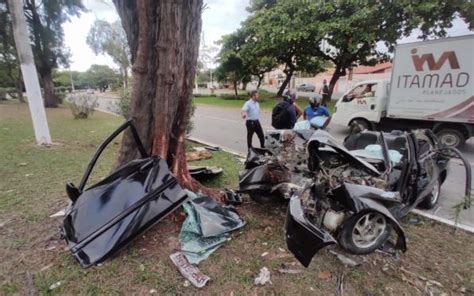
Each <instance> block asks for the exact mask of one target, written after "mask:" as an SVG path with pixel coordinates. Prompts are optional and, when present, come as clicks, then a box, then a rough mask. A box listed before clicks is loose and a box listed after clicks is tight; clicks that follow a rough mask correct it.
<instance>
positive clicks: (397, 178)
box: [239, 130, 471, 266]
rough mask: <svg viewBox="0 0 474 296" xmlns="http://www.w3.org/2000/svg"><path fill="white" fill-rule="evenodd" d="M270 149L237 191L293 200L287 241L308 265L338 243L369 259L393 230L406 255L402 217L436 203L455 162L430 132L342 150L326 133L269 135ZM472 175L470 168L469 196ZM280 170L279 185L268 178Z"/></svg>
mask: <svg viewBox="0 0 474 296" xmlns="http://www.w3.org/2000/svg"><path fill="white" fill-rule="evenodd" d="M265 146H266V148H267V150H268V151H269V152H267V153H265V154H264V157H262V155H263V154H260V155H261V157H260V158H255V157H254V159H258V163H256V164H255V165H251V166H249V167H250V168H248V169H247V170H246V171H245V172H244V173H243V174H242V175H241V178H240V182H239V185H240V189H243V192H246V193H249V194H250V196H251V197H252V194H255V191H262V190H263V191H264V192H274V191H272V190H275V188H278V189H279V191H280V196H284V197H286V198H289V197H291V200H290V202H289V207H288V213H287V219H286V241H287V245H288V248H289V249H290V250H291V251H292V252H293V254H295V256H296V257H297V258H298V259H299V260H300V262H301V263H303V265H305V266H307V265H308V264H309V263H310V262H311V258H312V257H313V256H314V255H315V254H316V252H317V251H318V250H319V249H321V248H323V247H325V246H327V245H330V244H335V243H338V244H340V245H341V247H343V248H344V249H345V250H347V251H348V252H351V253H355V254H368V253H370V252H372V251H374V250H375V249H376V248H378V247H380V246H381V245H382V244H384V243H385V242H386V241H387V240H388V238H389V234H390V232H392V231H393V232H395V233H396V243H395V245H394V247H395V248H397V249H399V250H401V251H405V250H406V249H407V246H406V238H405V234H404V231H403V228H402V226H401V225H400V222H399V221H400V218H401V217H402V216H403V215H405V214H407V213H408V212H409V211H410V210H411V209H413V208H415V207H425V208H430V207H433V206H434V205H435V204H436V203H437V201H438V199H439V190H440V187H441V185H442V183H443V182H444V180H445V179H446V176H447V166H448V163H449V159H450V157H451V156H450V155H449V153H447V151H446V150H445V148H443V147H439V145H438V143H437V140H436V137H435V136H434V135H433V134H432V133H431V131H429V130H418V131H415V132H410V133H402V132H399V131H393V132H392V133H381V132H369V131H364V132H362V133H359V134H354V135H351V136H349V137H348V138H346V140H345V142H344V145H340V144H338V143H337V141H336V140H335V139H334V138H333V137H332V136H331V135H330V134H329V133H327V132H326V131H323V130H316V131H314V130H302V131H289V130H283V131H270V132H269V134H267V136H266V143H265ZM252 153H253V154H255V152H252ZM250 154H251V153H249V155H250ZM457 154H458V155H459V156H460V158H461V159H463V156H462V155H461V154H460V153H458V152H457ZM254 156H255V155H254ZM249 159H250V158H248V159H247V160H249ZM463 161H465V159H463ZM466 163H467V162H466ZM273 168H278V169H277V170H274V169H273ZM469 170H470V167H469V166H467V168H466V176H467V182H466V194H469V195H470V192H469V190H470V186H471V185H470V178H471V176H470V171H469ZM275 171H276V172H281V171H284V172H287V173H288V174H287V175H285V178H281V180H282V183H280V184H278V182H279V181H280V179H278V178H270V177H271V176H272V174H273V173H274V172H275ZM276 175H277V176H279V175H282V174H281V173H278V174H276ZM254 199H255V198H254ZM269 200H271V197H270V198H267V199H263V201H269ZM260 201H262V199H260ZM365 224H367V226H365V228H364V227H362V226H363V225H365ZM348 229H349V230H348ZM371 237H373V242H370V240H369V239H368V238H371ZM364 238H365V239H366V240H367V241H369V242H365V241H364Z"/></svg>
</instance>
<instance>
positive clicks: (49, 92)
mask: <svg viewBox="0 0 474 296" xmlns="http://www.w3.org/2000/svg"><path fill="white" fill-rule="evenodd" d="M40 75H41V78H42V80H43V90H44V106H45V107H46V108H56V107H58V99H57V96H56V94H55V93H54V83H53V75H52V71H51V69H45V70H42V71H40Z"/></svg>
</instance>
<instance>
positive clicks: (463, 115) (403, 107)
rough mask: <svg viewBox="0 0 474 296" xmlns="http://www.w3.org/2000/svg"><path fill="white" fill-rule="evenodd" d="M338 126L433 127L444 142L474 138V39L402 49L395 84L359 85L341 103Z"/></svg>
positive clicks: (458, 143)
mask: <svg viewBox="0 0 474 296" xmlns="http://www.w3.org/2000/svg"><path fill="white" fill-rule="evenodd" d="M332 122H334V123H338V124H342V125H347V126H349V127H351V128H354V127H358V128H360V129H380V130H394V129H400V130H408V129H415V128H429V129H431V130H433V131H434V132H435V134H436V135H437V136H438V138H439V140H440V142H441V143H443V144H445V145H447V146H451V147H455V146H461V145H462V144H464V142H465V141H466V140H467V139H469V138H470V137H472V136H474V35H466V36H460V37H453V38H445V39H439V40H432V41H423V42H415V43H407V44H400V45H398V46H397V47H396V50H395V56H394V60H393V69H392V73H391V81H384V80H370V81H362V82H359V83H357V84H355V85H354V87H353V88H351V89H350V90H349V91H348V92H346V93H345V94H344V95H343V96H342V97H341V98H340V99H339V100H338V102H337V103H336V112H335V113H334V115H333V117H332Z"/></svg>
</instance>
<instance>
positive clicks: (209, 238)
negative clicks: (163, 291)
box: [179, 191, 245, 264]
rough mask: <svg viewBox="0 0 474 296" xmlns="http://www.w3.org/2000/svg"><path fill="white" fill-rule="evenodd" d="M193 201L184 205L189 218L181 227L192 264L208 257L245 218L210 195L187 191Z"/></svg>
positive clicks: (184, 246) (184, 248) (180, 236)
mask: <svg viewBox="0 0 474 296" xmlns="http://www.w3.org/2000/svg"><path fill="white" fill-rule="evenodd" d="M187 195H188V196H189V198H190V200H189V201H188V202H186V203H184V204H183V208H184V211H185V213H186V220H184V222H183V225H182V226H181V232H180V234H179V240H180V242H181V251H182V252H183V253H184V254H185V256H186V258H187V260H188V261H189V262H190V263H192V264H198V263H200V262H201V261H202V260H205V259H206V258H208V257H209V256H210V255H211V254H212V253H213V252H214V251H215V250H217V249H218V248H219V247H220V246H221V245H222V244H224V242H226V241H227V240H228V236H227V235H228V234H229V233H230V232H231V231H234V230H236V229H239V228H241V227H243V226H244V225H245V221H243V220H242V218H240V216H239V214H238V213H237V212H236V211H235V210H234V209H233V208H231V207H223V206H221V205H219V204H218V203H217V202H216V201H215V200H213V199H212V198H210V197H207V196H202V195H197V194H195V193H194V192H191V191H187Z"/></svg>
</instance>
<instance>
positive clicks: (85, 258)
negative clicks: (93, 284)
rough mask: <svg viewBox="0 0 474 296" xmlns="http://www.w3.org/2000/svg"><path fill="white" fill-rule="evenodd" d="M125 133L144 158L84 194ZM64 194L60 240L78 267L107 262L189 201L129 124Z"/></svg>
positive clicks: (131, 163) (119, 130)
mask: <svg viewBox="0 0 474 296" xmlns="http://www.w3.org/2000/svg"><path fill="white" fill-rule="evenodd" d="M126 128H130V129H131V131H132V133H133V135H134V138H135V140H136V143H137V147H138V149H139V150H140V152H141V155H142V158H141V159H136V160H133V161H131V162H129V163H127V164H125V165H123V166H122V167H120V168H118V169H117V170H115V171H114V172H112V173H111V174H110V175H109V176H107V177H106V178H104V179H103V180H101V181H100V182H98V183H96V184H94V185H92V186H90V187H88V188H87V189H84V188H85V184H86V182H87V179H88V177H89V175H90V173H91V171H92V169H93V167H94V165H95V163H96V161H97V159H98V158H99V156H100V154H101V153H102V151H103V150H104V149H105V147H106V146H107V145H108V144H109V143H110V142H111V141H112V140H113V139H114V138H115V137H116V136H117V135H118V134H119V133H120V132H122V131H123V130H125V129H126ZM67 193H68V195H69V198H70V199H71V201H72V204H71V205H70V207H69V208H68V209H67V212H66V217H65V219H64V222H63V227H62V235H63V237H64V239H65V240H66V242H67V244H68V246H69V249H70V251H71V253H72V255H73V256H74V258H75V259H76V260H77V261H78V262H79V263H80V264H81V266H82V267H89V266H91V265H94V264H97V263H100V262H102V261H104V260H106V259H107V258H109V257H110V256H112V255H113V254H115V253H116V252H117V251H118V250H120V249H122V248H123V247H124V246H125V245H127V244H128V243H129V242H130V241H131V240H133V239H134V238H135V237H137V236H138V235H140V234H141V233H143V232H144V231H145V230H146V229H148V228H149V227H151V226H152V225H154V224H155V223H157V222H159V221H160V220H161V219H163V218H164V217H165V216H166V215H168V214H169V213H171V212H173V211H174V210H175V209H176V208H177V207H179V206H180V205H181V204H182V203H183V202H184V201H185V200H186V198H187V195H186V193H185V191H184V190H183V189H182V188H181V187H180V186H179V185H178V184H177V181H176V179H175V178H174V177H173V176H172V175H171V173H170V171H169V169H168V166H167V164H166V162H165V161H164V160H161V159H160V158H159V157H156V156H148V155H147V154H146V152H145V149H144V148H143V145H142V144H141V141H140V139H139V138H138V134H137V132H136V130H135V128H134V127H133V124H132V122H131V121H127V122H126V123H124V124H123V125H122V126H120V127H119V128H118V129H117V130H116V131H115V132H114V133H113V134H112V135H111V136H110V137H109V138H107V139H106V140H105V141H104V143H102V145H101V146H100V147H99V149H98V150H97V152H96V153H95V155H94V156H93V158H92V160H91V162H90V163H89V165H88V167H87V169H86V172H85V174H84V176H83V179H82V181H81V183H80V186H79V187H78V188H76V187H75V186H74V185H73V184H71V183H69V184H67Z"/></svg>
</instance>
